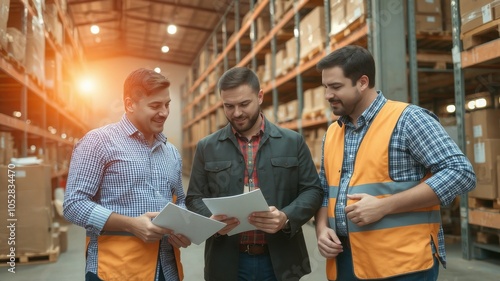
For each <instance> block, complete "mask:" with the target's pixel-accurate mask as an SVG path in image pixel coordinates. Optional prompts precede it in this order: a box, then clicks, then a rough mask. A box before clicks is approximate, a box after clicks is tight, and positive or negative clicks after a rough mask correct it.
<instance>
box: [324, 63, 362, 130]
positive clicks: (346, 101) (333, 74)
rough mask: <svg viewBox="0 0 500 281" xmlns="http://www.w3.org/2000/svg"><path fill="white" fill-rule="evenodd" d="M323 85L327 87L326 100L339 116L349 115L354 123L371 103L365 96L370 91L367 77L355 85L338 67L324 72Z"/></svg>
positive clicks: (360, 79)
mask: <svg viewBox="0 0 500 281" xmlns="http://www.w3.org/2000/svg"><path fill="white" fill-rule="evenodd" d="M322 83H323V86H325V99H326V100H327V101H328V102H329V103H330V107H331V108H332V111H333V113H334V114H335V115H337V116H345V115H347V116H349V117H351V120H352V121H353V122H354V121H355V120H357V118H358V117H359V116H360V115H361V114H362V113H363V111H364V110H365V109H366V108H367V107H368V106H369V104H370V102H371V101H368V100H367V95H366V94H363V93H364V92H365V90H366V89H368V78H367V77H366V76H365V75H363V76H361V78H359V79H358V81H355V83H354V85H353V82H352V81H351V79H349V78H347V77H345V76H344V71H343V70H342V68H340V67H339V66H336V67H332V68H327V69H323V70H322Z"/></svg>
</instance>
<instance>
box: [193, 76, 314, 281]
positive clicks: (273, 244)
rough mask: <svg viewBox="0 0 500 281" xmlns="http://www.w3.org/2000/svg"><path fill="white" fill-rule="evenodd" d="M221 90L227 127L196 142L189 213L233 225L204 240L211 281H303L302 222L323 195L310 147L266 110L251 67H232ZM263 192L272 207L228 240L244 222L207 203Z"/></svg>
mask: <svg viewBox="0 0 500 281" xmlns="http://www.w3.org/2000/svg"><path fill="white" fill-rule="evenodd" d="M218 88H219V90H220V95H221V99H222V101H223V107H224V112H225V114H226V118H227V119H228V121H229V124H228V125H227V126H225V127H224V128H222V129H220V130H218V131H217V132H215V133H213V134H211V135H209V136H207V137H205V138H204V139H202V140H201V141H200V142H199V143H198V145H197V148H196V153H195V156H194V162H193V167H192V172H191V178H190V181H189V188H188V191H187V196H186V206H187V208H188V209H190V210H191V211H194V212H196V213H199V214H202V215H204V216H207V217H212V218H214V219H216V220H219V221H222V222H224V223H226V224H227V226H226V227H224V228H223V229H222V230H221V231H219V232H218V233H216V234H215V235H213V236H212V237H211V238H209V239H208V240H207V241H206V243H205V280H209V281H221V280H266V281H273V280H299V279H300V277H302V276H303V275H306V274H308V273H310V272H311V268H310V263H309V257H308V253H307V248H306V244H305V241H304V235H303V232H302V225H303V224H305V223H306V222H307V221H309V220H310V219H311V217H312V216H313V215H314V214H315V212H316V211H317V210H318V209H319V208H320V206H321V203H322V196H323V191H322V189H321V188H320V182H319V177H318V173H317V170H316V167H315V166H314V163H313V161H312V158H311V153H310V151H309V148H308V147H307V145H306V144H305V142H304V138H303V137H302V136H301V135H300V134H298V133H297V132H295V131H292V130H288V129H283V128H280V127H278V126H276V125H274V124H273V123H271V122H269V121H268V120H267V119H266V118H265V116H264V115H263V114H262V113H261V111H260V105H261V103H262V101H263V96H264V93H263V91H262V89H261V88H260V84H259V80H258V78H257V76H256V75H255V73H254V72H253V71H251V70H250V69H248V68H245V67H235V68H232V69H230V70H228V71H227V72H225V73H224V74H223V75H222V77H221V78H220V80H219V84H218ZM257 188H260V190H261V191H262V193H263V195H264V197H265V199H266V201H267V203H268V205H269V206H270V207H269V211H265V212H255V213H253V214H251V215H250V217H249V218H248V220H249V222H250V223H251V224H252V225H254V226H255V227H256V228H257V230H254V231H247V232H242V233H239V234H235V235H231V236H229V235H227V233H228V232H229V231H231V230H232V229H233V228H234V227H236V226H237V225H238V224H239V221H238V220H237V219H236V218H234V217H230V216H229V214H212V213H211V212H210V211H209V210H208V208H207V207H206V206H205V204H204V203H203V201H202V198H213V197H223V196H231V195H237V194H242V193H243V192H245V191H252V190H254V189H257Z"/></svg>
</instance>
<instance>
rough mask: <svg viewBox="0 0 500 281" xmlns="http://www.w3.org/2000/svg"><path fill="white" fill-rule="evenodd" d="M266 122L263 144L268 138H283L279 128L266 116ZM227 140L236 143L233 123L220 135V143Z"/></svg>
mask: <svg viewBox="0 0 500 281" xmlns="http://www.w3.org/2000/svg"><path fill="white" fill-rule="evenodd" d="M264 122H265V125H264V126H265V127H264V135H263V136H262V140H261V142H264V141H265V140H267V138H269V137H271V138H281V136H282V134H281V132H280V130H279V128H278V126H276V125H274V124H273V123H271V122H269V120H267V118H266V117H265V116H264ZM227 139H231V140H234V141H236V136H235V135H234V133H233V130H232V128H231V123H228V124H227V125H226V127H224V128H223V129H222V130H221V132H220V134H219V138H218V140H219V141H224V140H227Z"/></svg>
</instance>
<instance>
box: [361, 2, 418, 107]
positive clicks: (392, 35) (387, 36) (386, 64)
mask: <svg viewBox="0 0 500 281" xmlns="http://www.w3.org/2000/svg"><path fill="white" fill-rule="evenodd" d="M403 1H404V0H394V1H370V2H371V7H370V8H371V22H370V23H371V26H370V32H369V33H368V37H369V39H368V40H369V42H371V43H370V45H371V46H370V51H371V53H372V54H373V57H374V59H375V67H376V73H377V75H376V78H375V87H377V89H380V90H382V93H383V94H384V96H385V97H387V98H388V99H391V100H398V101H404V102H407V101H408V86H407V85H408V82H407V81H408V76H407V75H406V71H407V67H406V42H405V39H404V37H403V36H401V34H404V32H405V21H404V12H403V9H404V8H403V6H404V5H403V4H404V2H403Z"/></svg>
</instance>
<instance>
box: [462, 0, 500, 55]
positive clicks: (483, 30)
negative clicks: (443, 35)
mask: <svg viewBox="0 0 500 281" xmlns="http://www.w3.org/2000/svg"><path fill="white" fill-rule="evenodd" d="M460 18H461V23H462V26H461V34H460V37H461V39H462V43H463V48H464V50H467V49H470V48H472V47H474V46H476V45H479V44H482V43H484V42H486V41H489V40H491V38H498V29H497V27H498V24H499V22H500V0H461V1H460ZM488 33H493V34H495V33H496V37H495V36H493V37H491V36H485V37H483V36H482V35H483V34H484V35H488Z"/></svg>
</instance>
